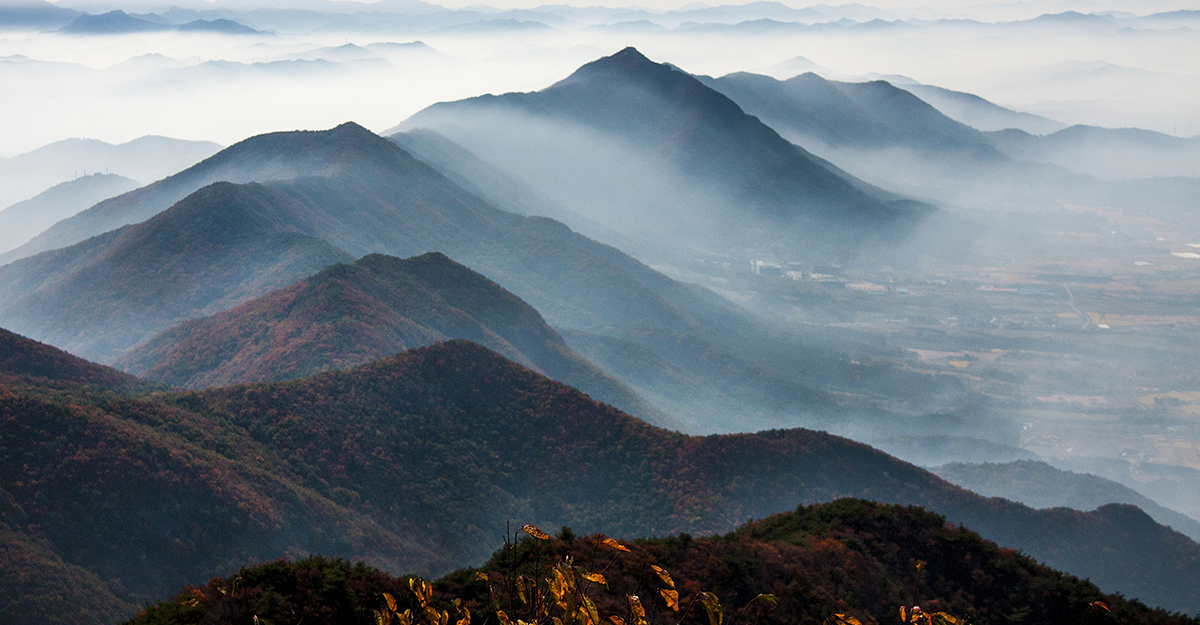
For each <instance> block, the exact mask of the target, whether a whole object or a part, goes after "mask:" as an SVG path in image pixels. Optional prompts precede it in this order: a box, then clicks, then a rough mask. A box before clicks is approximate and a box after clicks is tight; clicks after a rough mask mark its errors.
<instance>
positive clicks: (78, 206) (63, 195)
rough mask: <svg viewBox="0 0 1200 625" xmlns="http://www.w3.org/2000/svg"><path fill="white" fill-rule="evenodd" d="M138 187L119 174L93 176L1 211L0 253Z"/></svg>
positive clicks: (47, 191) (57, 186) (54, 188)
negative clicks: (98, 203)
mask: <svg viewBox="0 0 1200 625" xmlns="http://www.w3.org/2000/svg"><path fill="white" fill-rule="evenodd" d="M138 186H139V185H138V183H137V182H135V181H133V180H130V179H129V178H126V177H124V176H119V175H117V174H91V175H89V176H84V177H82V178H77V179H75V180H70V181H68V182H64V183H61V184H57V185H55V186H53V187H50V188H49V189H47V190H45V191H43V192H41V193H39V194H37V195H36V196H34V197H32V198H30V199H28V200H25V201H23V202H17V203H16V204H13V205H12V206H9V207H8V208H6V209H4V210H2V211H0V252H6V251H8V250H10V249H13V248H15V247H17V246H19V245H21V244H22V243H25V242H26V241H28V240H29V239H31V238H33V237H34V236H35V235H37V234H38V233H40V232H42V231H43V230H45V229H46V228H49V227H50V226H52V225H54V223H55V222H56V221H59V220H61V219H66V218H67V217H70V216H72V215H74V214H76V213H78V212H80V211H82V210H84V209H86V208H88V207H90V206H92V205H93V204H95V203H97V202H99V201H101V200H104V199H107V198H110V197H113V196H114V195H120V194H121V193H125V192H126V191H130V190H132V189H136V188H137V187H138Z"/></svg>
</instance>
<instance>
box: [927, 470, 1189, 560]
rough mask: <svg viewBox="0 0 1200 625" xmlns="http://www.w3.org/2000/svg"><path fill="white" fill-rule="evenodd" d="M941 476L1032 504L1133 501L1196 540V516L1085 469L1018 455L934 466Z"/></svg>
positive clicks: (1088, 505)
mask: <svg viewBox="0 0 1200 625" xmlns="http://www.w3.org/2000/svg"><path fill="white" fill-rule="evenodd" d="M932 471H933V472H934V473H936V474H938V476H939V477H941V478H942V479H944V480H946V481H948V482H952V483H954V484H958V485H959V486H962V487H963V488H967V489H970V490H972V491H975V492H977V493H979V494H981V495H984V496H988V497H1004V498H1005V499H1011V500H1012V501H1019V502H1021V503H1023V504H1026V505H1028V506H1031V507H1033V508H1056V507H1064V508H1074V509H1076V510H1095V509H1096V508H1099V507H1100V506H1103V505H1105V504H1110V503H1121V504H1129V505H1134V506H1137V507H1139V508H1141V509H1142V510H1144V511H1145V512H1146V514H1149V515H1150V516H1151V517H1152V518H1154V520H1155V521H1157V522H1159V523H1161V524H1163V525H1166V526H1169V527H1171V528H1173V529H1174V530H1175V531H1177V532H1180V533H1182V534H1186V535H1187V536H1190V537H1191V538H1192V540H1198V541H1200V521H1196V520H1195V519H1192V518H1190V517H1187V516H1185V515H1183V514H1180V513H1178V512H1176V511H1174V510H1170V509H1168V508H1164V507H1162V506H1160V505H1158V504H1157V503H1155V502H1154V501H1152V500H1150V499H1148V498H1147V497H1145V496H1143V495H1141V494H1140V493H1138V492H1137V491H1135V490H1133V489H1132V488H1128V487H1126V486H1123V485H1121V484H1119V483H1117V482H1114V481H1112V480H1107V479H1104V478H1102V477H1099V476H1096V475H1090V474H1087V473H1075V472H1073V471H1063V470H1061V469H1055V468H1054V467H1052V466H1050V465H1048V464H1046V463H1044V462H1037V461H1032V460H1020V461H1017V462H1009V463H1004V464H992V463H985V464H965V463H960V462H955V463H951V464H946V465H942V466H940V467H935V468H933V469H932Z"/></svg>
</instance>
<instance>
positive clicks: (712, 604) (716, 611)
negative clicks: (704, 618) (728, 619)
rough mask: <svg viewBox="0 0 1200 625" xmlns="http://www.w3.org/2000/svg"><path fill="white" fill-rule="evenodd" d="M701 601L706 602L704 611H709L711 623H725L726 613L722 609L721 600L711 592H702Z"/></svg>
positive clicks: (710, 624) (721, 624) (720, 624)
mask: <svg viewBox="0 0 1200 625" xmlns="http://www.w3.org/2000/svg"><path fill="white" fill-rule="evenodd" d="M700 603H702V604H704V611H705V612H708V623H709V625H723V623H724V622H725V613H724V612H722V611H721V601H720V600H719V599H717V596H716V595H714V594H712V593H711V592H702V593H700Z"/></svg>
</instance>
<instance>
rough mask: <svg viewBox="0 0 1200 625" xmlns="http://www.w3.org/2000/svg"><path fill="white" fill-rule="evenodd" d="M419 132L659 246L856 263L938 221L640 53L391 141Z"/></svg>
mask: <svg viewBox="0 0 1200 625" xmlns="http://www.w3.org/2000/svg"><path fill="white" fill-rule="evenodd" d="M417 128H428V129H431V130H433V131H435V132H438V133H440V134H442V135H444V136H445V137H447V138H448V139H450V140H451V141H453V142H455V143H457V144H459V145H461V146H463V147H465V148H466V149H468V150H470V151H472V152H474V153H475V154H478V155H479V156H481V157H483V158H484V159H485V160H487V161H489V162H491V163H495V164H502V165H501V166H502V167H504V168H506V169H507V170H508V171H509V173H510V174H515V175H516V176H517V177H518V178H520V179H523V180H524V181H525V182H527V183H529V184H530V185H531V186H533V187H534V188H535V189H537V190H538V191H539V192H542V193H544V194H546V195H547V196H549V197H550V198H551V199H554V200H556V201H560V203H563V204H570V205H571V206H572V207H573V209H574V210H576V211H577V212H580V213H582V214H583V215H584V216H585V217H587V218H589V219H593V220H596V221H598V222H600V223H602V224H604V225H606V226H608V227H611V228H613V229H614V230H616V231H618V232H621V233H624V234H626V235H627V236H631V237H634V236H637V235H638V233H645V232H654V233H656V239H657V240H658V241H659V242H660V244H668V245H669V244H676V245H681V246H689V245H695V244H698V242H703V244H704V245H705V246H707V247H708V248H709V249H726V248H731V247H746V246H766V247H772V246H779V245H784V244H785V243H784V242H787V243H786V244H787V245H791V246H792V249H794V248H795V246H796V244H797V242H804V244H805V245H806V246H808V247H810V248H811V252H810V253H811V254H821V253H824V254H853V251H854V250H855V249H857V248H859V247H861V246H863V245H867V242H868V241H876V242H886V241H895V240H897V239H902V238H903V236H904V233H905V232H906V230H907V229H908V228H909V227H911V226H912V225H914V224H915V223H917V222H919V221H920V219H921V218H922V217H923V216H924V215H926V214H928V212H929V210H930V209H929V207H927V206H924V205H920V204H918V203H915V202H908V201H904V200H903V199H898V198H896V196H894V195H889V194H886V193H882V192H879V191H878V190H877V189H873V188H870V187H869V186H868V185H865V184H863V183H862V182H861V181H856V180H853V179H852V177H851V176H849V175H848V174H845V173H844V172H840V171H835V170H834V169H832V168H831V166H830V165H829V164H828V163H826V162H824V161H821V160H819V159H815V158H813V157H812V156H811V155H810V154H808V153H807V152H805V151H804V150H803V149H801V148H798V147H797V146H795V145H793V144H791V143H788V142H787V141H785V140H784V139H783V138H781V137H780V136H779V135H778V134H776V132H775V131H773V130H772V129H771V128H769V127H767V126H766V125H764V124H763V123H762V122H760V121H759V120H758V119H756V118H754V117H751V116H749V115H747V114H746V113H744V112H743V111H742V110H741V109H740V108H738V106H737V105H736V104H734V102H732V101H730V100H729V99H728V98H726V97H725V96H723V95H721V94H720V93H718V92H716V91H714V90H712V89H710V88H708V87H706V86H704V85H703V84H702V83H701V82H700V81H698V80H696V79H695V78H694V77H692V76H690V75H688V74H686V73H684V72H682V71H680V70H678V69H676V68H674V67H671V66H669V65H664V64H659V63H654V62H652V61H650V60H649V59H647V58H646V57H645V56H643V55H642V54H641V53H639V52H638V51H637V50H634V49H632V48H628V49H625V50H623V51H621V52H618V53H617V54H614V55H613V56H610V57H606V58H603V59H600V60H598V61H595V62H592V63H589V64H587V65H585V66H583V67H581V68H580V69H579V70H577V71H576V72H575V73H574V74H572V75H571V76H570V77H568V78H566V79H565V80H562V81H560V82H558V83H556V84H555V85H553V86H551V87H549V88H547V89H545V90H542V91H538V92H534V93H512V94H506V95H503V96H484V97H479V98H472V99H468V100H463V101H460V102H453V103H443V104H437V105H434V106H432V107H430V108H428V109H425V110H424V111H421V112H419V113H417V114H416V115H414V116H413V117H412V118H410V119H408V120H407V121H405V122H404V123H403V124H402V125H401V126H399V127H397V128H396V129H394V130H397V131H398V130H412V129H417ZM389 132H391V131H389ZM581 151H582V153H584V154H586V155H587V158H585V159H580V158H578V154H580V152H581ZM568 152H570V153H571V154H572V155H575V156H572V157H570V158H568V157H567V156H566V154H567V153H568ZM598 172H604V173H603V174H599V173H598ZM568 197H569V201H568V200H567V198H568ZM763 230H769V231H771V232H772V233H773V235H772V236H771V237H763V236H761V232H762V231H763Z"/></svg>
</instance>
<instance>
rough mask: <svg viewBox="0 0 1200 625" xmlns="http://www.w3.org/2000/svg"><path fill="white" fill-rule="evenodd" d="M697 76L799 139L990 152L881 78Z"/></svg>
mask: <svg viewBox="0 0 1200 625" xmlns="http://www.w3.org/2000/svg"><path fill="white" fill-rule="evenodd" d="M702 80H703V81H704V82H705V84H707V85H709V86H711V87H712V88H713V89H716V90H717V91H720V92H721V93H723V94H725V95H726V96H729V98H730V99H731V100H733V101H734V102H737V104H738V106H740V107H742V109H743V110H745V111H746V112H747V113H749V114H751V115H755V116H757V117H758V118H759V119H762V120H763V122H764V123H766V124H767V125H769V126H771V127H772V128H775V129H776V130H778V131H779V132H781V133H783V135H784V136H786V137H789V138H791V139H793V140H795V141H798V142H801V143H806V142H811V141H813V140H816V141H820V142H822V143H824V144H826V145H830V146H851V147H860V148H873V149H880V148H887V147H893V146H903V147H907V148H912V149H917V150H925V151H930V152H967V153H972V152H976V153H987V152H988V151H991V148H990V145H989V144H988V141H987V139H986V137H985V136H984V135H983V134H982V133H980V132H979V131H977V130H975V129H973V128H970V127H968V126H966V125H964V124H961V123H959V122H956V121H954V120H952V119H950V118H949V117H946V116H945V115H943V114H942V113H940V112H939V111H938V110H937V109H935V108H933V107H932V106H930V105H929V104H927V103H925V102H924V101H922V100H921V99H920V98H918V97H916V96H914V95H913V94H911V93H909V92H908V91H905V90H903V89H900V88H898V87H894V86H892V85H891V84H890V83H888V82H885V81H882V80H877V81H872V82H863V83H851V82H835V81H830V80H826V79H824V78H821V77H820V76H818V75H816V74H814V73H811V72H808V73H804V74H800V75H799V76H796V77H794V78H790V79H788V80H783V81H780V80H776V79H774V78H771V77H770V76H761V75H758V74H748V73H736V74H729V75H727V76H723V77H721V78H716V79H712V78H706V79H702ZM993 152H994V151H993Z"/></svg>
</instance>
